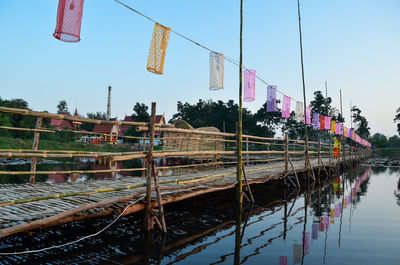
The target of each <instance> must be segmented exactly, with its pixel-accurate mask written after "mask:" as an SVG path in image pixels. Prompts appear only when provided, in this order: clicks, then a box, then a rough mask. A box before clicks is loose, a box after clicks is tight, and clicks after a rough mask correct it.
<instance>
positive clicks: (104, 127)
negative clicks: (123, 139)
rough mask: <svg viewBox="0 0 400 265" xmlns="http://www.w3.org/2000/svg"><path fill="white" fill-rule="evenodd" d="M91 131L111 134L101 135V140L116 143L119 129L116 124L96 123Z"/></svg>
mask: <svg viewBox="0 0 400 265" xmlns="http://www.w3.org/2000/svg"><path fill="white" fill-rule="evenodd" d="M93 132H95V133H99V134H111V135H101V136H100V140H101V142H107V143H114V144H116V143H117V137H118V135H119V134H120V132H121V130H120V129H119V126H118V125H115V124H114V125H112V124H111V125H108V124H96V125H95V126H94V128H93Z"/></svg>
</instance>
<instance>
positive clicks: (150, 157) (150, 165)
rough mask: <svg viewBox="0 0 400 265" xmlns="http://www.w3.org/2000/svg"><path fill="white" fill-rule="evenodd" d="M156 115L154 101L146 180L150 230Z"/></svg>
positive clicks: (147, 215) (147, 225) (148, 226)
mask: <svg viewBox="0 0 400 265" xmlns="http://www.w3.org/2000/svg"><path fill="white" fill-rule="evenodd" d="M155 117H156V103H155V102H152V103H151V117H150V128H149V129H150V130H149V150H148V152H147V176H146V177H147V181H146V213H145V214H146V217H145V227H146V230H147V231H150V230H152V229H153V227H154V221H153V217H152V216H151V176H152V173H153V148H154V122H155Z"/></svg>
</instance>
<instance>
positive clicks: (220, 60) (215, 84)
mask: <svg viewBox="0 0 400 265" xmlns="http://www.w3.org/2000/svg"><path fill="white" fill-rule="evenodd" d="M223 88H224V55H223V54H222V53H217V52H210V90H218V89H223Z"/></svg>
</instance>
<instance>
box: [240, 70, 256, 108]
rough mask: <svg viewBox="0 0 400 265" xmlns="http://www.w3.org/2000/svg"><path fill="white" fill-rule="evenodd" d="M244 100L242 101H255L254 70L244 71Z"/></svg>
mask: <svg viewBox="0 0 400 265" xmlns="http://www.w3.org/2000/svg"><path fill="white" fill-rule="evenodd" d="M243 76H244V98H243V101H245V102H250V101H253V100H255V99H256V70H248V69H246V70H244V72H243Z"/></svg>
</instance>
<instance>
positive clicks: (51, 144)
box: [0, 136, 132, 152]
mask: <svg viewBox="0 0 400 265" xmlns="http://www.w3.org/2000/svg"><path fill="white" fill-rule="evenodd" d="M31 148H32V139H21V138H12V137H4V136H0V149H31ZM131 148H132V146H128V145H124V144H119V145H111V144H84V143H78V142H60V141H54V140H46V139H41V140H40V141H39V149H41V150H77V151H93V152H112V151H118V152H123V151H131Z"/></svg>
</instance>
